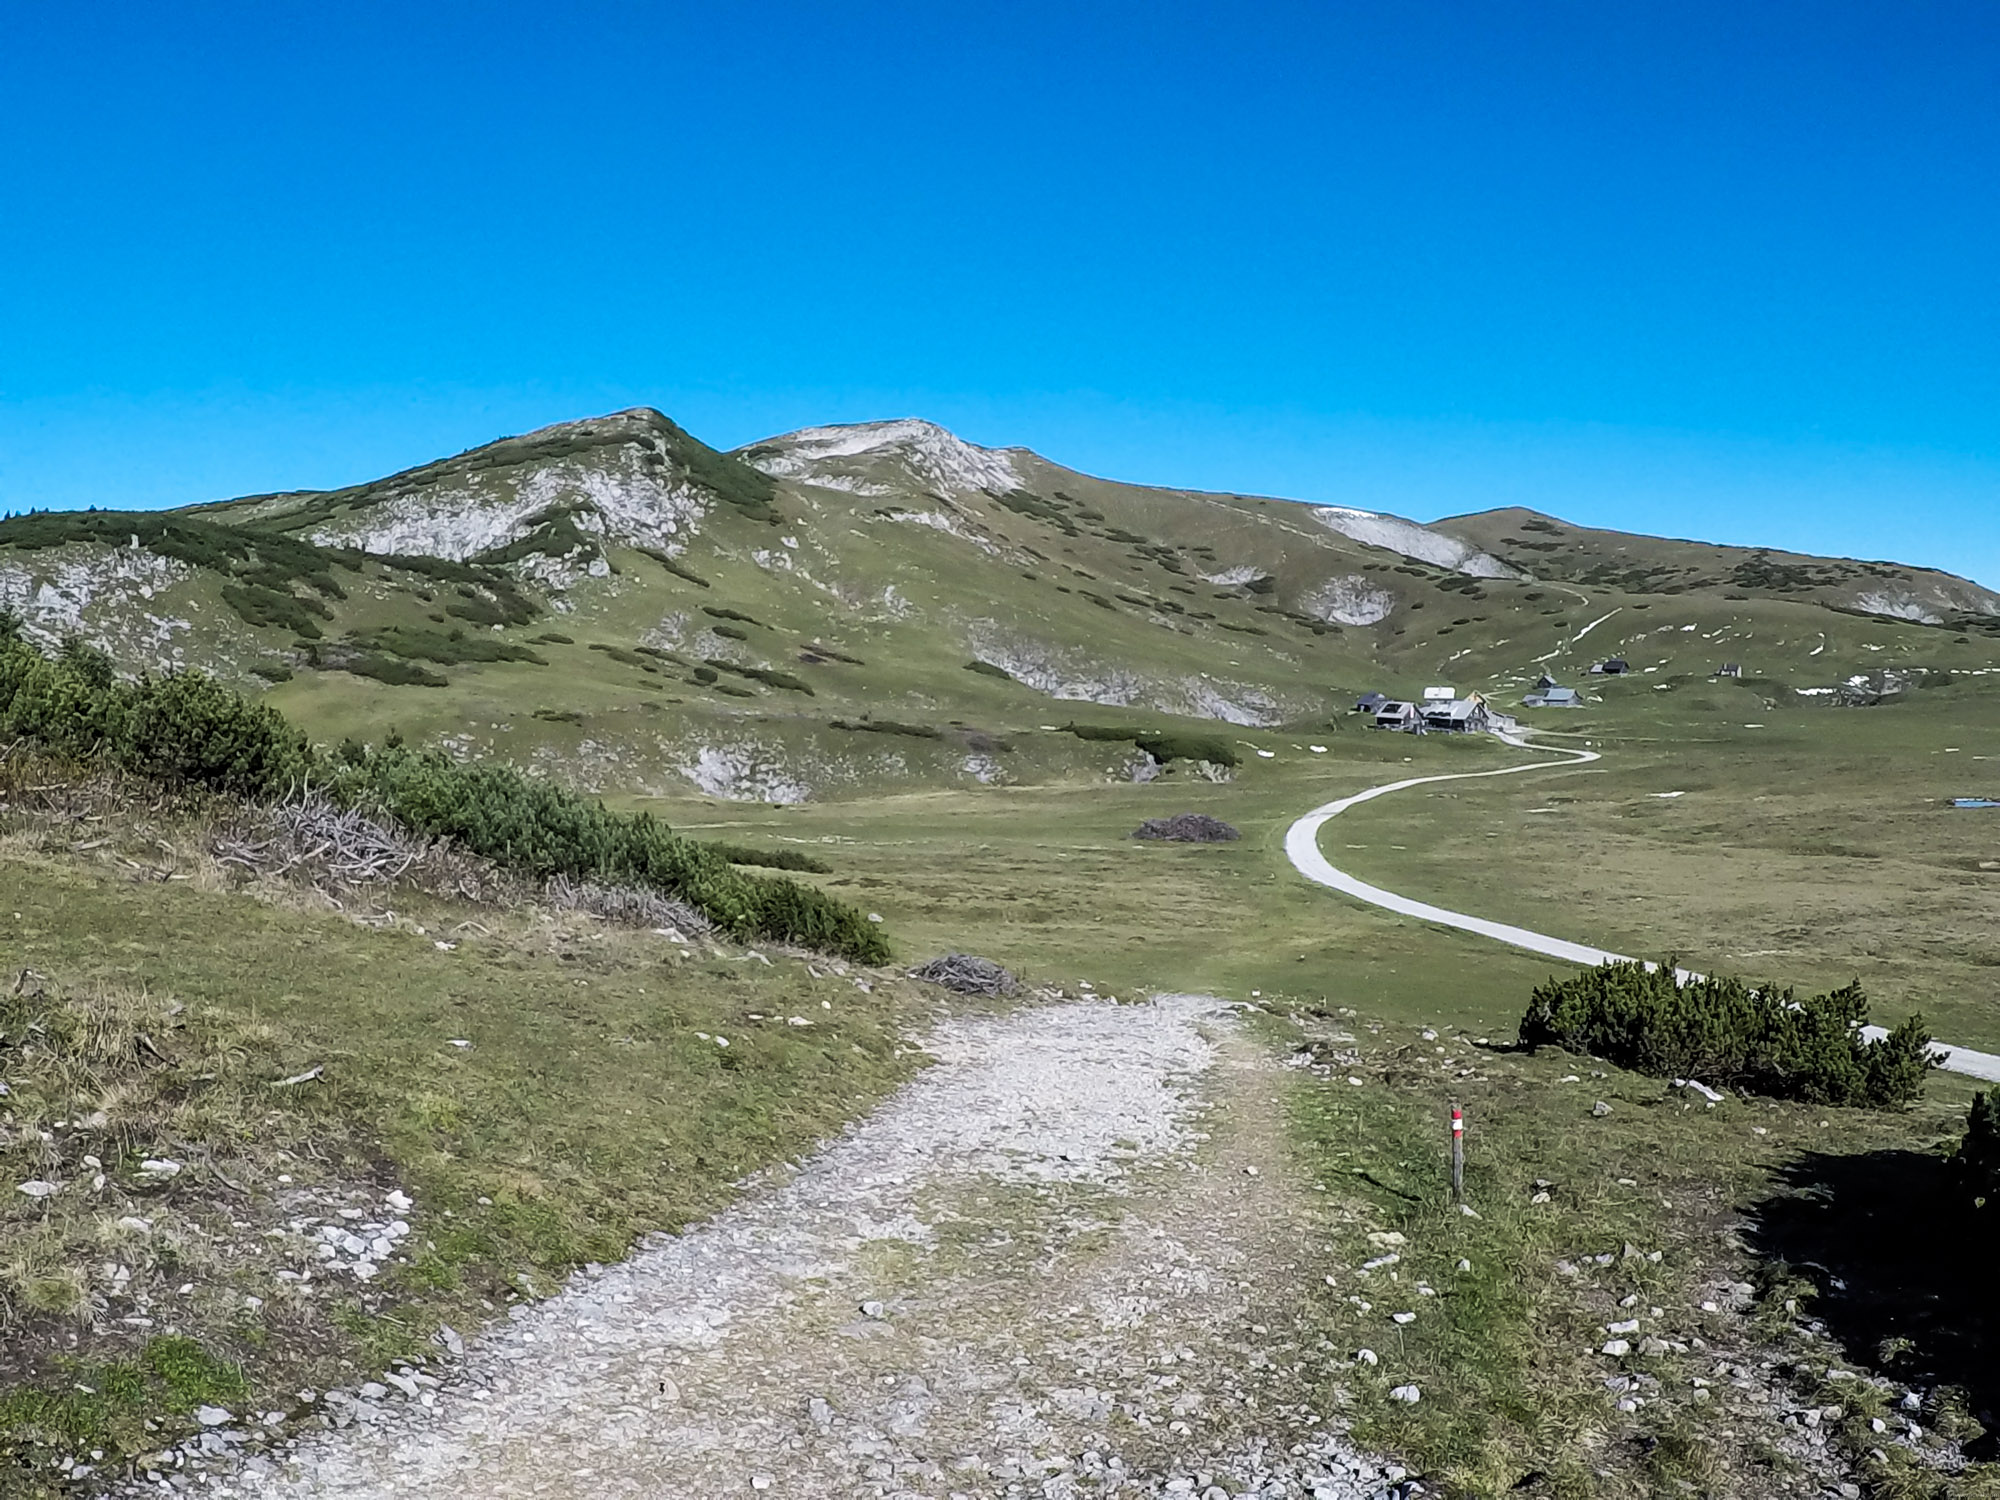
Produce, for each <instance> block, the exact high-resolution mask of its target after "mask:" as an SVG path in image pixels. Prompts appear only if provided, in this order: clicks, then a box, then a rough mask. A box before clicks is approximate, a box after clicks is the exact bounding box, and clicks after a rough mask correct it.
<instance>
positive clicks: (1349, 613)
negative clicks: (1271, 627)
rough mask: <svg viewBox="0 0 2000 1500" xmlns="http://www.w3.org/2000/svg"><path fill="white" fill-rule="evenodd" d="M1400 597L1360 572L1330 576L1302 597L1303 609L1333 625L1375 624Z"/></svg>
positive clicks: (1393, 606) (1304, 611) (1300, 601)
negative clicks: (1335, 576) (1372, 581)
mask: <svg viewBox="0 0 2000 1500" xmlns="http://www.w3.org/2000/svg"><path fill="white" fill-rule="evenodd" d="M1395 608H1396V596H1395V595H1394V594H1392V593H1390V592H1389V591H1388V590H1387V589H1384V588H1379V587H1377V586H1376V585H1375V584H1373V583H1371V582H1369V581H1368V580H1367V579H1366V578H1364V577H1362V576H1361V575H1360V574H1359V573H1349V574H1347V575H1345V576H1344V577H1341V578H1329V579H1328V580H1327V581H1326V582H1325V583H1322V584H1320V585H1319V586H1318V587H1317V588H1314V589H1311V590H1309V591H1308V592H1307V593H1306V594H1305V595H1303V596H1302V597H1301V598H1300V600H1299V610H1300V612H1301V613H1303V614H1308V615H1311V616H1312V617H1313V618H1314V619H1316V620H1325V621H1326V622H1327V623H1328V624H1330V625H1374V624H1378V623H1380V622H1381V621H1383V620H1386V619H1388V618H1389V616H1390V614H1391V613H1393V612H1394V610H1395Z"/></svg>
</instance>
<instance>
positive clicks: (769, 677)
mask: <svg viewBox="0 0 2000 1500" xmlns="http://www.w3.org/2000/svg"><path fill="white" fill-rule="evenodd" d="M707 660H708V664H709V665H710V666H711V667H714V668H715V669H716V670H717V671H718V672H734V673H735V674H736V675H737V676H738V677H747V678H749V679H750V680H751V681H752V682H761V683H763V684H764V685H765V686H766V687H774V688H784V689H785V690H786V691H787V692H792V693H804V694H805V695H806V696H807V697H812V696H814V694H813V690H812V684H811V683H809V682H807V681H805V680H804V679H803V678H799V677H794V676H793V675H792V674H791V673H790V672H773V671H772V670H770V668H768V667H743V666H738V665H737V664H736V663H735V662H733V661H724V660H723V659H722V658H721V657H719V656H711V657H709V658H708V659H707Z"/></svg>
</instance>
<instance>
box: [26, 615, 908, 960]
mask: <svg viewBox="0 0 2000 1500" xmlns="http://www.w3.org/2000/svg"><path fill="white" fill-rule="evenodd" d="M379 660H380V661H381V662H384V663H387V664H389V665H390V666H393V667H400V668H407V669H409V670H412V671H417V672H421V671H422V670H423V669H422V668H420V667H417V666H415V664H413V663H409V662H404V661H402V660H400V659H399V658H395V657H382V658H379ZM361 665H362V664H361V663H351V664H350V665H349V667H348V670H350V671H355V670H360V668H361ZM0 738H5V739H11V740H25V741H28V742H30V743H32V744H34V745H36V746H38V747H39V748H41V749H43V750H46V751H49V752H52V753H54V754H57V755H62V756H67V757H71V758H74V759H76V760H79V761H84V762H92V761H95V762H101V763H105V764H109V765H112V766H116V767H118V768H119V769H121V770H124V771H128V772H131V773H133V774H135V775H139V776H145V777H150V778H153V779H155V780H158V781H161V782H164V783H166V784H168V785H171V786H186V787H199V788H204V789H207V790H209V791H213V792H220V793H224V794H226V795H229V796H235V797H243V798H266V797H276V796H282V795H283V794H285V793H286V792H287V791H289V790H290V789H292V788H293V787H295V786H298V785H300V784H301V783H303V782H306V781H308V780H310V781H314V782H318V783H320V784H321V785H323V786H324V787H325V788H326V790H327V791H328V792H329V794H330V795H332V796H333V797H334V798H335V799H336V800H338V801H340V802H342V803H344V804H346V805H348V806H360V807H366V808H369V809H372V810H379V811H380V812H382V813H386V814H387V815H388V816H390V817H391V818H393V819H395V820H396V821H397V822H399V823H402V824H403V825H405V826H407V827H409V828H412V829H415V830H417V831H419V832H422V833H427V834H430V835H432V836H434V837H445V838H451V839H454V840H456V841H457V842H459V843H460V844H462V845H464V847H466V848H467V849H469V850H471V851H472V852H473V853H475V854H479V855H483V856H485V857H486V858H488V859H491V860H494V861H496V862H498V863H501V864H505V865H510V866H513V867H515V868H518V869H523V870H526V871H529V872H531V873H533V874H536V875H540V876H548V875H556V874H562V875H570V876H577V877H584V878H590V879H597V880H602V881H607V882H611V883H621V884H633V885H644V886H649V887H651V888H653V889H655V890H660V891H664V892H666V893H668V894H670V895H674V896H678V897H680V898H681V899H682V900H685V901H687V902H688V903H690V904H691V905H693V906H695V907H696V908H698V909H699V910H700V911H701V912H702V913H703V914H704V915H706V916H707V917H709V919H710V920H712V921H714V922H715V923H716V924H717V925H718V926H719V927H721V928H723V929H724V930H725V931H728V932H730V933H733V934H735V935H737V936H739V937H746V938H748V937H761V938H769V939H775V940H777V941H780V942H790V943H798V944H801V945H803V946H806V947H816V948H825V949H829V950H832V951H834V952H838V953H841V954H843V955H845V956H846V957H848V958H852V959H856V960H859V961H861V962H864V963H879V962H883V961H885V960H886V959H887V958H888V956H889V946H888V943H887V942H886V941H885V940H884V939H883V937H882V934H881V932H880V931H879V930H878V929H877V928H876V927H875V926H874V925H873V924H871V923H870V922H868V921H867V919H866V918H865V917H864V916H863V915H862V913H861V912H860V911H859V910H858V909H856V908H855V907H853V906H850V905H848V904H847V903H845V902H842V901H839V900H836V899H835V898H834V897H831V896H829V895H827V894H826V893H825V892H824V891H821V890H818V889H816V888H814V887H812V886H807V885H800V884H798V883H797V882H795V881H790V880H784V879H780V878H777V877H772V876H759V875H748V874H745V873H743V872H742V871H740V870H738V869H736V868H735V866H734V865H733V864H732V863H731V858H732V857H734V856H737V855H741V856H744V857H745V858H748V857H749V856H750V854H751V851H746V850H725V849H714V848H709V847H707V846H705V845H703V844H700V843H697V842H696V841H695V840H693V839H689V838H684V837H681V836H679V835H677V834H675V833H673V832H672V831H671V830H670V829H668V828H667V827H666V826H665V825H664V824H661V823H659V822H657V821H655V820H654V819H653V818H652V817H651V816H649V815H647V814H644V813H641V814H639V815H637V816H627V815H623V814H618V813H612V812H609V811H607V810H606V809H605V808H604V807H603V806H602V805H601V804H600V803H597V802H593V801H590V800H588V799H586V798H584V797H582V796H580V795H579V794H577V793H576V792H573V791H570V790H568V789H566V788H564V787H559V786H555V785H552V784H550V783H548V782H546V781H537V780H533V779H531V778H530V777H528V776H525V775H523V774H522V773H521V772H519V771H517V770H515V769H514V768H512V767H511V766H504V765H492V764H473V765H460V764H458V763H457V762H456V761H454V760H452V759H451V758H450V757H449V756H447V755H444V754H442V753H440V752H435V751H433V752H429V753H423V754H420V753H418V752H415V751H412V750H409V749H406V748H404V747H403V746H402V745H401V744H400V743H394V742H393V741H392V743H391V744H390V745H388V746H385V747H384V748H382V749H380V750H374V751H368V750H364V749H363V748H362V747H361V746H359V745H349V746H345V747H343V750H342V753H341V754H340V755H338V756H337V757H323V756H320V755H318V754H316V753H315V752H314V751H313V750H312V748H311V746H310V745H309V744H308V743H307V742H306V738H305V736H304V735H303V734H301V733H300V732H299V731H298V730H297V729H296V728H294V727H293V726H292V725H291V724H290V723H289V722H288V721H287V720H286V719H285V718H284V716H283V715H281V714H280V713H278V712H277V710H275V709H273V708H271V707H269V706H268V705H266V704H263V703H260V702H253V701H251V700H249V699H246V698H244V697H243V696H242V695H241V694H239V693H236V692H233V691H231V690H230V689H228V688H226V687H223V686H221V685H220V684H219V683H217V682H215V681H214V680H213V679H211V678H209V677H206V676H204V675H203V674H201V673H199V672H180V673H174V674H172V675H170V676H166V677H160V678H154V677H141V678H139V679H138V680H137V681H135V682H129V683H125V682H119V681H118V680H116V678H115V677H114V676H113V674H112V671H111V664H110V662H109V661H108V660H106V659H105V657H104V656H103V654H102V653H101V652H98V651H95V650H93V649H92V648H90V647H88V646H85V645H83V644H81V643H79V642H74V641H72V642H69V643H66V644H65V645H64V647H63V648H62V650H61V652H60V653H59V654H58V655H57V656H56V657H55V658H54V659H51V658H49V657H46V656H44V655H43V654H42V653H41V652H40V651H38V650H36V649H35V648H34V646H32V645H31V644H29V643H28V642H27V641H26V640H24V639H23V638H22V636H21V634H20V621H19V620H18V618H14V617H11V616H0ZM755 857H756V858H757V860H758V861H759V862H760V863H764V864H771V863H773V862H784V863H785V864H787V866H788V867H791V868H798V869H811V868H815V867H816V862H813V861H810V859H809V857H808V856H805V855H798V856H786V855H763V854H757V855H756V856H755Z"/></svg>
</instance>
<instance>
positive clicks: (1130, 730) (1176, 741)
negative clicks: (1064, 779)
mask: <svg viewBox="0 0 2000 1500" xmlns="http://www.w3.org/2000/svg"><path fill="white" fill-rule="evenodd" d="M1063 730H1064V732H1065V733H1067V734H1073V735H1075V736H1076V737H1077V738H1078V739H1080V740H1107V741H1114V742H1115V741H1121V740H1123V741H1129V742H1130V743H1132V744H1134V745H1137V746H1138V747H1139V748H1140V749H1141V750H1143V751H1145V752H1146V753H1147V754H1148V755H1150V756H1152V757H1153V759H1154V760H1157V761H1160V762H1162V763H1165V762H1167V761H1170V760H1205V761H1207V762H1208V763H1209V764H1210V765H1216V766H1233V765H1235V764H1236V763H1237V756H1236V747H1235V746H1234V745H1231V744H1230V743H1229V741H1227V740H1225V739H1222V738H1220V737H1218V736H1216V735H1210V734H1183V733H1180V732H1178V731H1175V730H1163V729H1139V728H1136V727H1133V726H1130V725H1123V726H1121V725H1110V724H1065V725H1063Z"/></svg>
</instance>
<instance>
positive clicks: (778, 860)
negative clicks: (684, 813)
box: [703, 839, 833, 875]
mask: <svg viewBox="0 0 2000 1500" xmlns="http://www.w3.org/2000/svg"><path fill="white" fill-rule="evenodd" d="M703 842H704V843H705V844H707V846H708V847H709V848H711V849H713V850H714V851H715V852H716V853H717V854H720V855H721V856H722V857H723V858H724V859H726V860H728V861H729V862H730V863H731V864H732V865H761V866H762V867H763V868H765V869H767V870H803V871H805V872H806V873H807V874H809V875H831V874H832V873H833V866H832V865H830V864H828V863H827V862H826V861H825V860H823V859H815V858H813V856H812V855H810V854H807V853H805V852H804V851H803V850H799V849H753V848H751V847H750V846H749V845H748V844H725V843H717V842H715V841H714V840H711V839H704V840H703Z"/></svg>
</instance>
